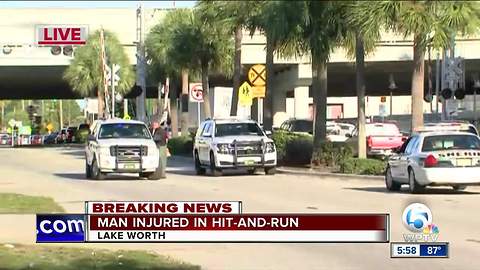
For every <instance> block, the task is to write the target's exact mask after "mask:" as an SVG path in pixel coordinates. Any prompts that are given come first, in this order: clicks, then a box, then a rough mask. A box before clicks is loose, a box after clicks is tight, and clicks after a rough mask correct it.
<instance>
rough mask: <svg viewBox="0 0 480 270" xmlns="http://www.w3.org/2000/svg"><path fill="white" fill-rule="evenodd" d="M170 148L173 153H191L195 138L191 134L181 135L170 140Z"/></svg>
mask: <svg viewBox="0 0 480 270" xmlns="http://www.w3.org/2000/svg"><path fill="white" fill-rule="evenodd" d="M167 147H168V150H170V153H171V154H172V155H190V154H192V150H193V138H192V137H191V136H179V137H174V138H171V139H169V140H168V145H167Z"/></svg>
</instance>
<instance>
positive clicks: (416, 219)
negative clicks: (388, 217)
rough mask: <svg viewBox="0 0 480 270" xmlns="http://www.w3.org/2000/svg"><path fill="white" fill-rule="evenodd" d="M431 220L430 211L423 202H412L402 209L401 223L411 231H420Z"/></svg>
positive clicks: (430, 222) (429, 223)
mask: <svg viewBox="0 0 480 270" xmlns="http://www.w3.org/2000/svg"><path fill="white" fill-rule="evenodd" d="M432 220H433V216H432V211H430V208H428V207H427V206H426V205H425V204H422V203H412V204H410V205H409V206H407V207H406V208H405V210H403V215H402V221H403V224H404V225H405V226H406V227H407V228H408V229H409V230H410V231H412V232H422V231H423V229H424V228H426V227H428V225H431V224H432Z"/></svg>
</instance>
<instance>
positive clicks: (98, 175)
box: [92, 159, 105, 180]
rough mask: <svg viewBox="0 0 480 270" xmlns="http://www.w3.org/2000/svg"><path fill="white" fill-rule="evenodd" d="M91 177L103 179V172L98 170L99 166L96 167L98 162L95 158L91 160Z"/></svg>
mask: <svg viewBox="0 0 480 270" xmlns="http://www.w3.org/2000/svg"><path fill="white" fill-rule="evenodd" d="M92 177H93V178H95V179H96V180H103V179H105V174H104V173H102V171H100V168H99V167H98V162H97V160H96V159H93V162H92Z"/></svg>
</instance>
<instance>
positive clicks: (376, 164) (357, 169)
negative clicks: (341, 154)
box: [339, 158, 386, 175]
mask: <svg viewBox="0 0 480 270" xmlns="http://www.w3.org/2000/svg"><path fill="white" fill-rule="evenodd" d="M339 165H340V172H341V173H351V174H366V175H383V174H384V172H385V166H386V163H385V162H384V161H381V160H378V159H370V158H347V159H344V160H343V161H341V162H340V164H339Z"/></svg>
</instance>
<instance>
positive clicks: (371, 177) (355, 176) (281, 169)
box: [277, 167, 384, 181]
mask: <svg viewBox="0 0 480 270" xmlns="http://www.w3.org/2000/svg"><path fill="white" fill-rule="evenodd" d="M277 172H279V173H282V174H292V175H305V176H325V177H334V178H340V179H345V180H353V179H363V180H376V181H383V180H384V177H383V176H382V175H360V174H345V173H330V172H317V171H315V170H313V169H307V170H292V169H288V168H285V167H277Z"/></svg>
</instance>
